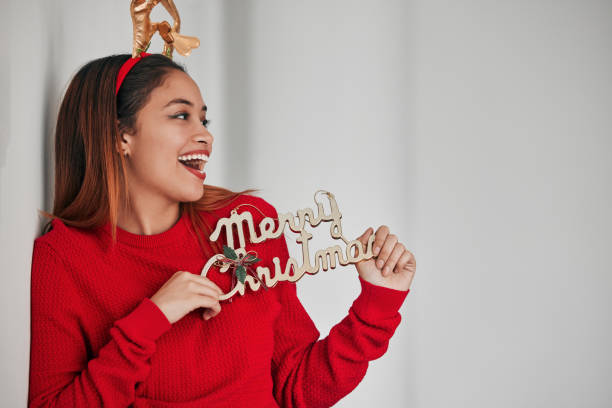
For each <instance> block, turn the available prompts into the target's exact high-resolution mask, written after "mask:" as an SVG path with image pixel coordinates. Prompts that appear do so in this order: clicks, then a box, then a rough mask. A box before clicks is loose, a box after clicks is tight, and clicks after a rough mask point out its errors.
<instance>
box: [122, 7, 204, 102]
mask: <svg viewBox="0 0 612 408" xmlns="http://www.w3.org/2000/svg"><path fill="white" fill-rule="evenodd" d="M160 2H161V4H162V5H163V6H164V8H165V9H166V10H167V11H168V13H169V14H170V16H171V17H172V19H173V20H174V25H172V27H171V26H170V23H168V22H167V21H165V20H164V21H162V22H159V23H155V22H151V11H152V10H153V8H155V6H157V4H158V3H160ZM130 15H131V16H132V24H133V30H134V44H133V47H132V58H130V59H128V60H127V61H126V62H125V63H124V64H123V66H122V67H121V69H120V70H119V74H118V75H117V85H116V88H115V94H117V93H119V88H120V87H121V83H122V82H123V80H124V79H125V76H126V75H127V74H128V72H130V70H131V69H132V67H133V66H134V65H136V63H137V62H138V61H140V60H141V59H142V58H144V57H147V56H149V55H151V54H147V53H146V51H147V50H148V49H149V46H150V45H151V38H152V37H153V35H154V34H155V33H156V32H159V35H160V36H161V38H162V39H163V40H164V50H163V53H162V54H163V55H165V56H166V57H168V58H170V59H172V52H173V51H174V49H175V48H176V50H177V51H178V53H179V54H181V55H184V56H188V55H189V54H191V50H192V49H193V48H198V47H199V46H200V40H199V39H198V38H197V37H189V36H186V35H181V34H179V31H180V29H181V18H180V16H179V13H178V10H177V9H176V6H175V5H174V1H173V0H132V1H131V3H130Z"/></svg>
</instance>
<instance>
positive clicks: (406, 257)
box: [355, 225, 416, 290]
mask: <svg viewBox="0 0 612 408" xmlns="http://www.w3.org/2000/svg"><path fill="white" fill-rule="evenodd" d="M373 232H374V229H373V228H372V227H370V228H368V229H367V230H366V231H365V232H364V233H363V234H362V235H361V236H360V237H359V238H357V239H358V240H359V241H361V243H362V244H363V248H364V250H365V248H366V245H367V243H368V239H369V238H370V235H372V233H373ZM373 253H374V256H375V257H376V258H371V259H368V260H363V261H360V262H358V263H357V264H355V267H356V268H357V272H358V273H359V276H361V278H362V279H363V280H365V281H367V282H369V283H371V284H373V285H377V286H384V287H386V288H391V289H396V290H408V289H410V284H411V283H412V278H414V273H415V272H416V260H415V259H414V255H413V254H412V252H410V251H408V250H407V249H406V247H404V245H403V244H402V243H401V242H398V240H397V236H395V235H393V234H389V227H387V226H386V225H381V226H380V227H379V228H378V230H377V231H376V237H375V238H374V243H373Z"/></svg>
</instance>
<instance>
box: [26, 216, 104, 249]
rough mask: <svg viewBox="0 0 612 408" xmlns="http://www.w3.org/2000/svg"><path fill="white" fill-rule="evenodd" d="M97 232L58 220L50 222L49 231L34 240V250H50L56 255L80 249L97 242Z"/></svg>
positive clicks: (95, 229)
mask: <svg viewBox="0 0 612 408" xmlns="http://www.w3.org/2000/svg"><path fill="white" fill-rule="evenodd" d="M98 240H99V231H98V229H97V228H93V229H86V228H77V227H72V226H69V225H66V224H65V223H64V222H63V221H62V220H60V219H59V218H54V219H52V220H51V222H50V228H49V231H47V232H46V233H43V234H42V235H40V236H38V237H37V238H35V239H34V249H35V250H36V248H37V247H46V248H50V249H51V250H53V251H54V252H56V253H61V252H64V251H65V250H66V249H70V248H72V249H74V248H82V247H84V246H86V245H87V243H88V242H93V241H98Z"/></svg>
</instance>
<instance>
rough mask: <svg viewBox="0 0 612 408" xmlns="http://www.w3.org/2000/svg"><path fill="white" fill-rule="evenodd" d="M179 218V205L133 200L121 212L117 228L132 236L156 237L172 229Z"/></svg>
mask: <svg viewBox="0 0 612 408" xmlns="http://www.w3.org/2000/svg"><path fill="white" fill-rule="evenodd" d="M179 218H180V206H179V203H168V202H164V203H160V202H155V200H145V199H141V200H131V201H130V204H129V206H128V207H123V208H121V209H120V210H119V214H118V217H117V226H118V227H119V228H121V229H123V230H125V231H127V232H131V233H132V234H137V235H155V234H161V233H162V232H164V231H167V230H169V229H170V228H172V226H173V225H174V224H176V222H177V221H178V219H179Z"/></svg>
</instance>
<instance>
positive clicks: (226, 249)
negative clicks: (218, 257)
mask: <svg viewBox="0 0 612 408" xmlns="http://www.w3.org/2000/svg"><path fill="white" fill-rule="evenodd" d="M223 255H225V257H226V258H230V259H238V255H236V251H234V250H233V249H232V248H230V247H228V246H227V245H223Z"/></svg>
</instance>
